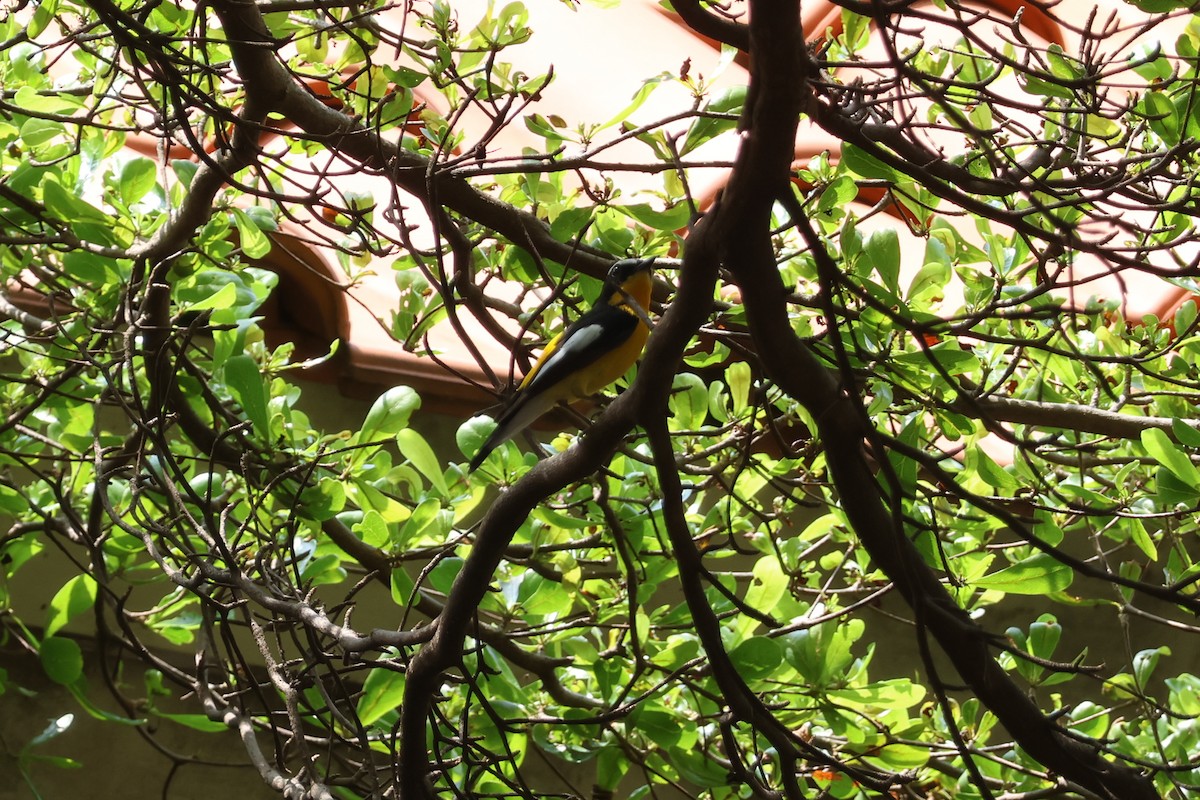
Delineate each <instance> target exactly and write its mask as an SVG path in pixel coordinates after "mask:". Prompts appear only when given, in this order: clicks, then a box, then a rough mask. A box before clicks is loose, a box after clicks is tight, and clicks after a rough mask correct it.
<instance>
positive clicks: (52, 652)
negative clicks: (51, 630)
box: [38, 636, 83, 686]
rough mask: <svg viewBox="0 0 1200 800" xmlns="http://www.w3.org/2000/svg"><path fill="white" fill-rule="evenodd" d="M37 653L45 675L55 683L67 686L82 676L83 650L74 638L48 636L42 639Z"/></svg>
mask: <svg viewBox="0 0 1200 800" xmlns="http://www.w3.org/2000/svg"><path fill="white" fill-rule="evenodd" d="M38 655H39V657H40V658H41V661H42V669H43V670H44V671H45V673H46V676H47V677H49V678H50V680H52V681H54V682H55V683H58V684H62V685H64V686H67V685H70V684H73V683H75V682H76V681H77V680H79V679H80V677H82V676H83V651H82V650H80V649H79V645H78V644H77V643H76V642H75V640H74V639H64V638H61V637H58V636H49V637H47V638H45V639H43V640H42V644H41V647H39V648H38Z"/></svg>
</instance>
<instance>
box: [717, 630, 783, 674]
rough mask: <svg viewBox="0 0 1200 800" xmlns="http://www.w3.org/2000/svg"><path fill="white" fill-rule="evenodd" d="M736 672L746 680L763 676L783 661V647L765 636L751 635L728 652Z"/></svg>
mask: <svg viewBox="0 0 1200 800" xmlns="http://www.w3.org/2000/svg"><path fill="white" fill-rule="evenodd" d="M729 659H730V660H731V661H732V662H733V665H734V666H735V667H737V671H738V674H739V675H741V676H742V677H743V678H745V679H747V680H757V679H759V678H765V677H767V676H768V675H771V674H772V673H774V672H775V671H776V670H777V669H779V665H780V664H782V663H783V647H782V646H781V645H780V644H779V642H777V641H775V640H774V639H768V638H767V637H766V636H752V637H750V638H749V639H747V640H745V641H744V642H742V643H741V644H739V645H738V646H737V647H735V648H733V650H731V651H730V653H729Z"/></svg>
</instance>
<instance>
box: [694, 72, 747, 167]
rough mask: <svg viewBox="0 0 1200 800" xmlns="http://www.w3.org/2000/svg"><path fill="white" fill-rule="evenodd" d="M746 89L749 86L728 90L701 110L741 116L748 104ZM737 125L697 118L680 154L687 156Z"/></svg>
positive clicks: (721, 119)
mask: <svg viewBox="0 0 1200 800" xmlns="http://www.w3.org/2000/svg"><path fill="white" fill-rule="evenodd" d="M746 89H747V86H746V84H744V83H743V84H739V85H737V86H734V87H732V88H730V89H726V90H724V91H723V92H721V93H720V94H717V95H715V96H714V97H713V98H712V99H711V100H709V101H708V102H707V103H705V105H704V108H703V109H701V110H702V111H706V112H708V113H710V114H741V113H742V108H743V106H745V104H746ZM737 123H738V121H737V120H736V119H723V118H720V117H716V118H714V117H697V118H696V119H694V120H693V121H692V124H691V125H690V126H689V127H688V131H687V134H685V135H684V137H683V143H682V144H681V145H680V146H679V154H680V155H687V154H688V153H690V152H692V151H693V150H695V149H696V148H697V147H700V146H701V145H703V144H704V143H705V142H707V141H709V140H711V139H713V138H714V137H716V136H719V135H720V134H722V133H724V132H725V131H730V130H733V129H734V128H735V127H736V126H737Z"/></svg>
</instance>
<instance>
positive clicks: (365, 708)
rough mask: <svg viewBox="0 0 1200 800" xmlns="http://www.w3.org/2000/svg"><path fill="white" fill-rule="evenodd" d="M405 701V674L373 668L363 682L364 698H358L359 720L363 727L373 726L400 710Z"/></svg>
mask: <svg viewBox="0 0 1200 800" xmlns="http://www.w3.org/2000/svg"><path fill="white" fill-rule="evenodd" d="M403 699H404V673H402V672H397V671H395V670H392V669H388V668H386V667H381V666H376V667H373V668H372V669H371V672H370V674H368V675H367V679H366V680H365V681H363V691H362V696H361V697H359V698H358V709H357V711H358V719H359V721H360V722H362V724H363V725H371V724H372V723H374V722H376V721H378V720H380V719H382V718H383V717H384V715H386V714H388V713H390V712H392V711H395V710H396V709H398V708H399V707H400V701H401V700H403Z"/></svg>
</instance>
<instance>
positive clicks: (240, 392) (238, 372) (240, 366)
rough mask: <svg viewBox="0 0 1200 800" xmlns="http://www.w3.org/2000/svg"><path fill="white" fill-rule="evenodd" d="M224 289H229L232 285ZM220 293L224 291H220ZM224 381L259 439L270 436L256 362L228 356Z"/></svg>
mask: <svg viewBox="0 0 1200 800" xmlns="http://www.w3.org/2000/svg"><path fill="white" fill-rule="evenodd" d="M225 288H227V289H231V288H232V284H226V285H225ZM221 291H225V289H222V290H221ZM225 381H226V382H227V383H228V384H229V389H230V391H231V392H232V393H233V396H234V399H236V400H237V401H238V403H240V404H241V406H242V409H243V410H244V411H245V412H246V417H247V419H249V420H250V424H251V425H253V426H254V432H255V434H257V435H258V437H259V438H260V439H263V440H265V439H267V438H268V437H270V435H271V425H270V421H271V418H270V414H269V413H268V411H267V402H268V398H267V385H266V382H265V381H264V380H263V375H262V369H261V368H260V367H259V365H258V362H257V361H256V360H254V359H253V358H251V357H250V356H248V355H245V354H244V353H239V354H238V355H236V356H230V357H229V359H228V360H227V361H226V362H225Z"/></svg>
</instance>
